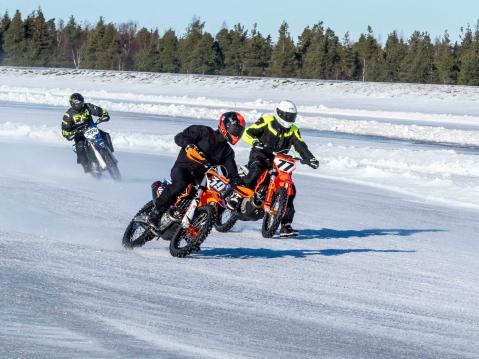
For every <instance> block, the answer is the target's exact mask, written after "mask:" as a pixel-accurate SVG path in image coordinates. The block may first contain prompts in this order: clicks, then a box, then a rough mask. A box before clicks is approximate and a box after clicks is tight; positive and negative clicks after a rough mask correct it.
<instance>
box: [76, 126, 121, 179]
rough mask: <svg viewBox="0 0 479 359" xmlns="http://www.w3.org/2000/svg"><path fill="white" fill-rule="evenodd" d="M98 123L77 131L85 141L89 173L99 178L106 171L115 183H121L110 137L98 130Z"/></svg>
mask: <svg viewBox="0 0 479 359" xmlns="http://www.w3.org/2000/svg"><path fill="white" fill-rule="evenodd" d="M99 122H101V119H100V120H99ZM99 122H93V123H91V124H87V125H85V127H82V128H79V129H78V130H79V131H82V132H83V136H84V137H85V139H86V154H87V158H88V161H89V163H90V168H91V169H92V171H91V173H92V175H93V176H94V177H96V178H99V177H101V175H102V173H103V172H105V171H108V173H109V174H110V176H111V177H112V178H113V179H114V180H115V181H121V174H120V170H119V169H118V160H117V159H116V158H115V156H114V155H113V145H112V143H111V139H110V136H109V134H108V133H106V132H103V131H100V130H99V129H98V126H97V125H98V123H99Z"/></svg>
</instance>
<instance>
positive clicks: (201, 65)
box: [192, 33, 215, 75]
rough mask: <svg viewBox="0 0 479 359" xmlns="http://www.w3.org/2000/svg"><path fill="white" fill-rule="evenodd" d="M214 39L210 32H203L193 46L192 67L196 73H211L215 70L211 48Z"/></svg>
mask: <svg viewBox="0 0 479 359" xmlns="http://www.w3.org/2000/svg"><path fill="white" fill-rule="evenodd" d="M213 43H214V39H213V36H211V34H210V33H205V34H204V35H203V36H202V38H201V40H200V42H199V43H198V45H197V46H196V47H195V48H194V51H193V57H194V59H195V61H194V62H193V64H192V65H193V68H195V69H196V70H195V72H196V73H200V74H203V75H212V74H213V73H214V70H215V53H214V49H213Z"/></svg>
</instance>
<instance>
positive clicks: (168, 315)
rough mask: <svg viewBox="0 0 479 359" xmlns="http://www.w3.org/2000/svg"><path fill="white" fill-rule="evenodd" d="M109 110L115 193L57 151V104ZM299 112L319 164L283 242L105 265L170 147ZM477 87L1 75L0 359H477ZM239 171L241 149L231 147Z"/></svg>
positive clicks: (147, 250)
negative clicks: (71, 99)
mask: <svg viewBox="0 0 479 359" xmlns="http://www.w3.org/2000/svg"><path fill="white" fill-rule="evenodd" d="M73 91H80V92H82V93H84V94H85V95H86V96H87V99H88V100H90V101H92V102H94V103H97V104H99V105H102V106H105V107H107V108H109V109H111V110H112V121H111V122H110V123H108V124H104V125H102V127H103V128H104V129H106V130H108V131H111V133H112V137H113V141H114V144H115V146H116V148H117V157H118V159H119V161H120V169H121V170H122V173H123V176H124V181H123V182H122V183H119V184H117V183H114V182H112V181H110V180H102V181H95V180H93V179H91V178H89V177H86V176H84V175H83V174H82V171H81V169H80V168H78V166H76V165H75V163H74V155H73V153H72V152H71V149H70V147H69V146H70V144H69V143H68V142H66V141H64V140H63V139H62V138H61V136H60V134H59V126H60V121H61V116H62V114H63V111H64V110H65V108H66V105H65V104H66V103H67V98H68V95H69V93H71V92H73ZM283 97H286V98H290V99H293V100H295V101H297V103H298V104H299V107H300V110H301V111H302V113H303V116H302V117H301V119H300V124H301V127H302V128H303V129H304V130H303V135H304V137H305V140H306V141H307V142H308V144H310V147H311V148H312V150H313V152H314V153H316V154H317V156H318V158H319V159H320V161H321V167H320V169H319V170H317V171H313V170H311V169H309V168H306V167H301V168H299V169H298V171H297V172H296V174H295V179H296V183H297V186H298V188H299V193H298V198H297V216H296V221H295V224H296V226H297V227H298V228H300V229H301V235H300V237H299V238H297V239H288V240H280V239H273V240H265V239H262V238H261V235H260V233H259V231H258V228H259V223H241V224H240V225H238V226H237V227H235V229H234V232H233V233H231V234H228V235H224V234H218V233H212V235H211V236H210V237H209V238H208V240H207V241H206V242H205V245H204V249H203V251H202V252H200V253H198V254H196V255H194V256H192V257H190V258H186V259H185V260H178V259H173V258H171V257H170V256H169V254H168V251H167V243H164V242H155V243H149V244H148V245H147V246H145V247H144V248H142V249H139V250H135V251H125V250H123V249H122V248H121V245H120V242H121V236H122V233H123V230H124V228H125V226H126V224H127V223H128V221H129V220H130V218H131V216H132V215H133V214H134V213H135V212H136V210H137V209H138V208H139V207H140V206H142V205H143V203H144V202H146V201H147V200H148V196H149V184H150V182H152V181H153V180H155V179H157V178H161V177H167V176H168V174H169V169H170V167H171V164H172V162H173V161H174V156H175V155H176V153H177V148H176V147H175V146H174V145H172V138H173V136H174V134H176V133H177V132H178V131H180V130H181V129H182V128H184V127H186V126H187V125H189V124H192V123H202V124H210V125H213V124H214V122H213V119H214V118H216V117H217V116H218V114H219V112H220V111H221V110H224V109H231V108H235V109H239V110H241V111H243V112H244V113H245V114H246V116H247V119H248V121H249V122H252V121H254V119H255V118H256V117H257V116H258V115H259V114H260V113H262V112H267V111H270V110H271V107H272V106H274V102H275V101H277V100H279V99H280V98H283ZM477 99H479V89H477V88H472V87H444V86H425V85H407V84H361V83H348V82H327V81H299V80H298V81H295V80H281V79H251V78H226V77H205V76H182V75H158V74H143V73H118V72H105V71H74V70H52V69H43V70H41V69H33V70H32V69H19V68H5V67H3V68H2V67H0V168H2V171H1V172H0V203H1V205H0V250H1V253H2V256H1V257H0V308H1V310H0V353H2V354H0V357H5V358H10V357H19V358H24V357H25V358H26V357H38V358H50V357H65V358H72V357H78V358H83V357H99V358H103V357H104V358H107V357H108V358H109V357H128V358H130V357H142V358H147V357H152V358H157V357H162V358H163V357H164V358H168V357H171V358H173V357H182V358H225V357H231V358H257V357H264V358H267V357H268V358H269V357H271V358H292V357H297V358H312V357H321V356H324V357H335V358H338V357H340V358H351V357H354V358H371V357H382V358H391V357H417V358H459V357H460V358H463V357H464V358H477V357H479V344H478V343H479V341H478V340H477V339H478V338H479V325H478V323H479V309H478V303H479V263H478V261H477V253H478V250H479V243H478V241H477V240H476V234H477V232H478V229H479V228H478V224H477V220H476V218H477V215H478V212H479V178H478V177H479V166H478V165H479V157H478V156H477V147H476V146H478V145H479V132H478V131H479V108H478V106H477ZM237 153H238V157H239V162H241V163H242V162H245V161H246V158H247V154H248V148H247V147H246V146H245V145H240V146H239V147H238V151H237Z"/></svg>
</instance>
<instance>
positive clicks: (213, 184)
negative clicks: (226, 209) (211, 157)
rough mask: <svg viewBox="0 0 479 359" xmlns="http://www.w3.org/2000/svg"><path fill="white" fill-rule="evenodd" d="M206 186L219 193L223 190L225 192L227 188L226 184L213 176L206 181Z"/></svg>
mask: <svg viewBox="0 0 479 359" xmlns="http://www.w3.org/2000/svg"><path fill="white" fill-rule="evenodd" d="M208 185H209V187H210V188H212V189H214V190H216V191H218V192H220V193H221V192H223V191H224V190H226V188H227V185H226V183H224V182H223V181H221V180H220V179H219V178H217V177H214V176H212V177H210V178H209V179H208Z"/></svg>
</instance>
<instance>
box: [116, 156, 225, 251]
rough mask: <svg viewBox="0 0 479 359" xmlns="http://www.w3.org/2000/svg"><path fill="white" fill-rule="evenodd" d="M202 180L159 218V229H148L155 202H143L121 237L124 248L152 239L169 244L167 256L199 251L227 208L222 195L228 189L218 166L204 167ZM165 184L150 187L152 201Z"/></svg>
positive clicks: (138, 245)
mask: <svg viewBox="0 0 479 359" xmlns="http://www.w3.org/2000/svg"><path fill="white" fill-rule="evenodd" d="M206 167H207V168H208V170H207V171H206V173H205V175H204V177H203V179H202V181H201V182H200V183H197V184H190V185H189V186H188V188H187V189H186V190H185V192H184V193H183V194H181V195H180V196H179V197H178V199H177V201H176V203H175V205H174V206H172V207H171V208H170V209H169V210H168V211H167V212H166V213H165V214H164V215H163V216H162V217H161V219H160V224H159V227H158V228H156V227H153V226H151V225H150V224H149V223H148V221H147V216H148V215H149V214H150V212H151V210H152V209H153V203H154V200H151V201H149V202H148V203H146V204H145V205H144V206H143V208H141V209H140V211H139V212H138V213H137V214H136V215H135V217H134V218H133V219H132V220H131V221H130V223H129V225H128V227H127V228H126V230H125V234H124V235H123V246H124V247H126V248H135V247H141V246H143V245H144V244H145V243H146V242H148V241H151V240H153V239H159V238H162V239H165V240H168V241H170V254H171V255H172V256H173V257H185V256H187V255H189V254H190V253H192V252H195V251H198V250H199V249H200V246H201V244H202V243H203V242H204V240H205V239H206V237H207V236H208V234H209V233H210V231H211V229H212V227H213V224H214V223H215V220H216V217H217V213H218V211H219V210H223V209H224V208H226V205H225V202H224V200H223V197H224V194H225V192H226V191H228V190H229V188H230V187H229V180H228V179H227V178H226V176H224V175H223V171H222V167H221V166H209V165H206ZM166 185H168V182H167V181H157V182H154V183H153V184H152V192H153V199H155V198H157V197H159V196H160V195H161V193H162V192H163V190H164V188H165V186H166Z"/></svg>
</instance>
